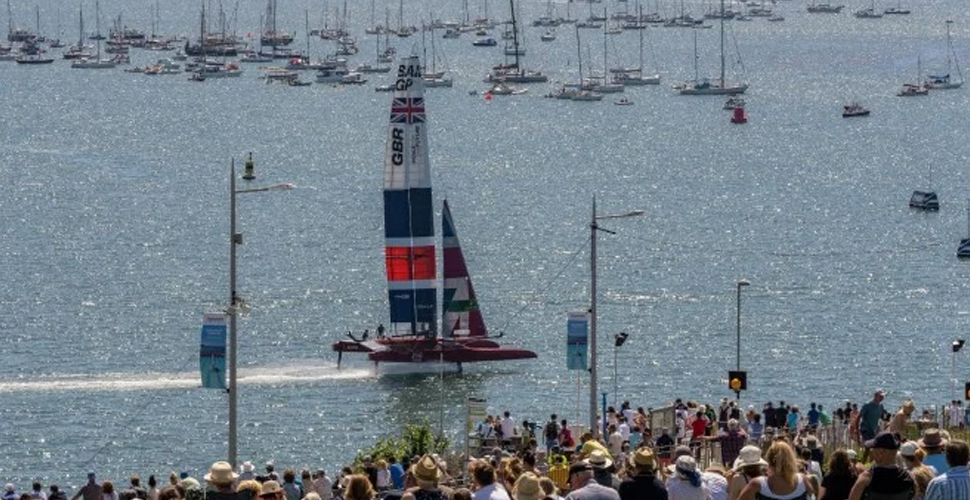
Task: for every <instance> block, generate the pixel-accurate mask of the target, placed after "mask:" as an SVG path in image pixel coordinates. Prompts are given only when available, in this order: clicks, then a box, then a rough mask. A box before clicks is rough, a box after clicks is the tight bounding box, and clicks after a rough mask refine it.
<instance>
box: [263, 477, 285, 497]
mask: <svg viewBox="0 0 970 500" xmlns="http://www.w3.org/2000/svg"><path fill="white" fill-rule="evenodd" d="M284 498H286V492H284V491H283V487H282V486H280V483H278V482H276V481H273V480H269V481H266V482H264V483H263V486H262V487H260V489H259V500H283V499H284Z"/></svg>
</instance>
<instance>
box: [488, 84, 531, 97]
mask: <svg viewBox="0 0 970 500" xmlns="http://www.w3.org/2000/svg"><path fill="white" fill-rule="evenodd" d="M528 91H529V89H520V88H517V87H513V86H511V85H508V84H506V83H503V82H498V83H496V84H495V85H492V87H491V88H489V89H488V90H487V91H486V93H488V94H492V95H522V94H524V93H526V92H528Z"/></svg>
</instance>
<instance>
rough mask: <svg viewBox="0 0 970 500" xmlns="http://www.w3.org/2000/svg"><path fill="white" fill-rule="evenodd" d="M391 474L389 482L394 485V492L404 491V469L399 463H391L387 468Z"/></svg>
mask: <svg viewBox="0 0 970 500" xmlns="http://www.w3.org/2000/svg"><path fill="white" fill-rule="evenodd" d="M387 470H388V472H390V473H391V482H392V483H394V489H395V490H403V489H404V467H403V466H402V465H401V464H399V463H393V464H391V466H390V467H388V468H387Z"/></svg>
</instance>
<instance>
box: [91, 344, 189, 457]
mask: <svg viewBox="0 0 970 500" xmlns="http://www.w3.org/2000/svg"><path fill="white" fill-rule="evenodd" d="M195 359H198V356H197V355H196V354H195V353H193V354H191V355H189V357H188V358H186V360H185V363H183V364H182V366H181V367H179V369H178V370H177V371H175V373H182V372H184V371H185V367H186V366H188V365H189V363H191V362H192V361H193V360H195ZM169 380H170V378H169ZM160 395H161V391H155V394H153V395H151V396H150V397H149V398H148V401H147V402H146V403H145V405H144V406H142V407H141V408H140V409H139V410H138V411H136V412H134V413H132V414H131V418H129V419H128V422H127V423H126V424H125V425H124V426H123V427H122V428H121V431H122V432H120V433H119V435H126V434H127V433H128V430H130V429H131V426H132V424H133V423H134V422H135V418H136V417H140V416H142V415H143V414H144V413H145V412H146V411H147V410H148V408H149V407H151V406H152V405H153V404H155V402H156V401H157V399H158V397H159V396H160ZM111 443H112V440H110V439H109V440H108V441H107V442H106V443H104V444H103V445H101V447H100V448H98V449H97V450H95V451H94V454H93V455H91V458H89V459H88V460H87V461H86V462H84V467H83V468H84V469H87V470H90V469H91V467H90V466H91V463H93V462H94V459H96V458H98V455H100V454H101V452H103V451H104V450H106V449H107V448H108V446H111Z"/></svg>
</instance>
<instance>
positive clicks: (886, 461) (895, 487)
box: [849, 431, 916, 500]
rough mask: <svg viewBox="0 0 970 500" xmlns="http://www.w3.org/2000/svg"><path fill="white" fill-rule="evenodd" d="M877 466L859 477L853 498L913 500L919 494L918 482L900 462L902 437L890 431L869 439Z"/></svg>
mask: <svg viewBox="0 0 970 500" xmlns="http://www.w3.org/2000/svg"><path fill="white" fill-rule="evenodd" d="M865 446H866V449H868V450H869V451H870V454H871V456H872V463H873V466H872V468H871V469H869V470H867V471H865V472H863V473H862V474H860V475H859V478H858V479H856V482H855V484H854V485H853V486H852V491H851V492H849V500H861V499H862V498H866V499H867V500H884V499H885V500H909V499H911V498H913V496H915V495H916V482H915V481H913V476H911V475H910V474H909V472H908V471H906V470H905V469H903V468H901V467H899V466H898V465H896V452H898V451H899V441H898V440H897V439H896V436H895V435H894V434H893V433H891V432H888V431H883V432H880V433H879V434H877V435H876V437H874V438H872V439H870V440H869V441H866V442H865Z"/></svg>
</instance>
